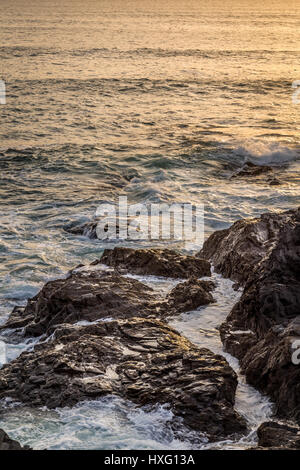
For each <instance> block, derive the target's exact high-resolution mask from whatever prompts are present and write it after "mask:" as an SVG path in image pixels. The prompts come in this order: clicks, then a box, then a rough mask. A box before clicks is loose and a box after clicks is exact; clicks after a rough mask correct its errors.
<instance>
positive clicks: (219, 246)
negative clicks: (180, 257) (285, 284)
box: [198, 210, 297, 285]
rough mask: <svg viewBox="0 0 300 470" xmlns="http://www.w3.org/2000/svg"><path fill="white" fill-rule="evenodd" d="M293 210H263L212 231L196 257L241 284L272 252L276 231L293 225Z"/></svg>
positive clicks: (277, 235) (276, 238) (277, 232)
mask: <svg viewBox="0 0 300 470" xmlns="http://www.w3.org/2000/svg"><path fill="white" fill-rule="evenodd" d="M296 212H297V211H296ZM296 212H295V211H294V210H291V211H287V212H282V213H267V214H262V215H261V217H258V218H255V219H245V220H238V221H237V222H235V223H234V224H233V225H232V226H231V227H230V228H228V229H225V230H218V231H216V232H214V233H213V234H212V235H211V236H210V237H209V238H208V239H207V240H206V241H205V242H204V245H203V248H202V250H201V251H200V252H199V253H198V256H200V257H202V258H205V259H208V260H210V261H211V262H212V263H213V265H214V267H215V270H216V271H217V272H219V273H221V274H222V275H223V276H225V277H229V278H231V279H232V280H234V281H237V282H238V283H239V284H240V285H244V284H245V283H246V281H247V279H248V277H249V275H251V274H252V273H253V269H254V268H256V267H257V265H258V264H259V263H260V262H261V261H262V260H263V259H264V258H265V257H266V256H267V255H268V254H269V253H270V251H272V249H273V248H274V244H276V242H277V240H278V237H279V233H280V232H281V231H282V230H283V229H285V227H287V226H290V227H293V226H294V223H295V213H296Z"/></svg>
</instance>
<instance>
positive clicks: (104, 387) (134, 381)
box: [0, 318, 246, 440]
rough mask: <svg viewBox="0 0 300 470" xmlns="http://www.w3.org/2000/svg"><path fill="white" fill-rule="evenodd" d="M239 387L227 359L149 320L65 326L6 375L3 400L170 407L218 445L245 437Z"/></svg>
mask: <svg viewBox="0 0 300 470" xmlns="http://www.w3.org/2000/svg"><path fill="white" fill-rule="evenodd" d="M236 386H237V377H236V374H235V372H234V371H233V370H232V369H231V367H230V366H229V365H228V363H227V362H226V360H225V359H224V358H223V357H222V356H218V355H216V354H213V353H212V352H210V351H209V350H207V349H199V348H197V347H196V346H194V345H193V344H192V343H190V342H189V341H188V340H187V339H185V338H184V337H182V336H181V335H180V334H179V333H177V332H176V331H175V330H173V329H172V328H170V327H169V326H168V325H167V324H165V323H163V322H160V321H158V320H154V319H144V318H132V319H129V320H115V321H111V322H101V323H98V324H93V325H89V326H78V325H61V326H60V327H58V328H57V329H56V330H55V333H54V337H53V338H52V339H50V340H49V341H47V342H45V343H40V344H38V345H36V346H35V349H34V351H32V352H23V353H22V354H21V355H20V356H19V357H18V358H17V359H15V360H14V361H12V362H11V363H9V364H7V365H5V366H4V367H3V368H2V369H1V370H0V397H1V398H3V397H12V398H14V399H17V400H21V401H22V402H24V403H30V405H31V406H41V405H46V406H47V407H49V408H55V407H58V406H65V405H68V406H72V405H74V404H75V403H77V402H78V401H81V400H84V399H95V398H96V397H101V396H103V395H106V394H113V395H118V396H121V397H124V398H126V399H129V400H131V401H133V402H134V403H137V404H139V405H144V406H150V407H151V406H153V405H155V404H157V403H161V404H169V405H170V407H171V410H172V411H173V413H174V417H175V418H177V419H179V421H182V422H183V424H184V425H186V426H187V427H188V428H190V429H192V430H197V431H200V432H203V433H206V435H207V437H208V438H209V439H211V440H216V439H219V438H222V437H224V436H229V435H232V434H234V433H240V432H243V431H245V428H246V426H245V422H244V420H243V419H242V418H241V417H240V416H239V415H238V414H237V413H236V412H235V410H234V408H233V406H234V399H235V390H236ZM175 421H176V419H175ZM175 421H174V426H176V424H175ZM177 425H178V422H177Z"/></svg>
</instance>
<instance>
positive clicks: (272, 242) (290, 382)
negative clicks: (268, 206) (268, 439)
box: [219, 209, 300, 423]
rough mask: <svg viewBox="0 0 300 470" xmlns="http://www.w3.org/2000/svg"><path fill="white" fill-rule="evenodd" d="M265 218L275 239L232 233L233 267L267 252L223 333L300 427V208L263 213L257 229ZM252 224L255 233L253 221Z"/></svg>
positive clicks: (245, 368)
mask: <svg viewBox="0 0 300 470" xmlns="http://www.w3.org/2000/svg"><path fill="white" fill-rule="evenodd" d="M276 217H277V219H276ZM261 220H262V221H263V223H264V224H266V222H267V223H268V226H269V224H270V220H272V227H274V226H275V227H276V230H273V231H272V237H271V238H270V237H268V238H267V237H266V236H265V237H264V240H265V243H264V244H263V243H262V239H261V240H260V242H259V243H258V244H253V243H252V242H250V243H247V239H245V231H244V229H243V228H242V230H241V231H239V232H238V231H237V229H236V227H234V226H233V227H232V228H233V231H231V229H229V232H231V234H235V237H236V238H235V239H232V241H234V243H232V247H233V246H234V245H235V246H236V247H237V248H236V250H237V252H238V255H236V253H233V251H232V252H229V255H228V257H227V258H226V260H227V262H228V264H230V265H231V266H236V256H242V255H244V258H243V261H244V263H245V262H246V258H247V257H249V258H250V257H251V254H252V252H253V251H254V256H255V259H258V258H259V255H258V254H261V255H263V251H264V248H265V253H264V255H263V256H261V259H260V260H259V259H258V261H257V262H256V264H255V265H253V264H252V268H251V269H252V273H251V274H250V272H248V276H247V282H246V285H245V289H244V292H243V294H242V296H241V298H240V300H239V302H238V303H237V304H236V305H235V306H234V307H233V309H232V311H231V313H230V315H229V316H228V318H227V319H226V321H225V323H224V324H223V325H221V328H220V333H221V338H222V341H223V344H224V346H225V349H226V350H227V351H229V352H230V353H231V354H233V355H235V356H237V357H238V358H239V359H240V364H241V369H242V372H244V373H245V375H246V378H247V380H248V382H249V383H251V384H252V385H254V386H255V387H256V388H258V389H259V390H261V391H263V392H264V393H267V394H268V395H269V396H270V397H271V398H272V399H273V400H274V402H275V404H276V411H277V414H278V415H279V416H281V417H285V418H290V419H294V420H296V421H297V422H298V423H300V366H299V365H297V364H295V363H293V360H292V355H293V344H295V341H299V344H300V209H297V210H293V211H289V212H285V213H283V214H277V215H276V214H271V215H270V216H269V217H268V216H266V215H264V216H263V217H262V219H258V221H257V222H254V225H261V223H262V222H261ZM283 222H284V223H283ZM249 224H250V229H249V230H250V233H252V232H251V227H252V225H253V223H250V222H249ZM235 226H236V224H235ZM240 226H241V225H240ZM265 233H269V232H265ZM228 236H229V235H228ZM243 241H244V242H245V246H244V248H243V250H242V249H241V245H240V243H242V242H243ZM224 243H225V245H226V243H227V241H226V240H225V242H224ZM219 246H222V250H224V246H223V245H221V244H220V245H219ZM246 246H248V250H249V251H248V253H246V250H245V247H246ZM232 249H233V248H232ZM240 253H242V254H241V255H240ZM223 254H224V252H223ZM252 263H253V262H252ZM237 268H238V266H236V271H235V272H238V271H237ZM245 272H246V271H245V269H243V268H242V270H241V271H240V272H238V274H239V279H241V277H240V275H241V274H245Z"/></svg>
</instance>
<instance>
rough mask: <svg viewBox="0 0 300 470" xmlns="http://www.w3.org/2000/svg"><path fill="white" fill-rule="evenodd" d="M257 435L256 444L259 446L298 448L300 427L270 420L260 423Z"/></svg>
mask: <svg viewBox="0 0 300 470" xmlns="http://www.w3.org/2000/svg"><path fill="white" fill-rule="evenodd" d="M257 436H258V446H259V447H261V448H271V449H274V448H276V449H291V450H296V449H300V428H298V427H294V426H290V425H286V424H279V423H276V422H272V421H270V422H266V423H263V424H261V425H260V427H259V428H258V430H257Z"/></svg>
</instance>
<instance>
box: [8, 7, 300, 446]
mask: <svg viewBox="0 0 300 470" xmlns="http://www.w3.org/2000/svg"><path fill="white" fill-rule="evenodd" d="M299 26H300V5H299V2H298V1H292V2H288V4H287V2H284V1H276V2H273V1H271V0H266V1H264V2H261V1H257V0H254V1H251V2H250V1H237V0H236V1H234V0H229V1H225V2H224V1H218V0H213V1H210V2H207V1H204V0H197V1H196V0H190V1H187V2H182V1H179V0H170V1H168V2H161V1H158V0H157V1H144V0H136V1H134V0H131V1H126V0H122V1H121V0H113V1H105V0H98V1H96V0H94V1H93V0H87V1H84V2H83V1H77V0H75V1H71V0H70V1H67V0H63V1H53V0H50V1H47V2H44V1H42V0H30V1H25V0H16V1H15V2H10V1H8V0H2V2H1V18H0V59H1V69H0V70H1V77H0V78H1V79H3V80H5V83H6V93H7V103H6V105H0V114H1V125H0V209H1V217H0V315H1V318H0V321H3V320H4V318H5V316H6V315H7V314H8V313H9V312H10V310H11V309H12V307H13V306H14V305H16V304H24V303H25V302H26V299H28V297H31V296H32V295H34V294H35V293H36V292H37V291H38V290H39V288H40V287H41V285H42V284H43V282H45V281H46V280H49V279H52V278H57V277H59V276H63V275H65V273H66V272H67V270H68V269H69V268H71V267H74V266H76V265H77V264H78V263H86V262H88V261H91V260H93V259H94V258H95V257H99V255H100V254H101V252H102V250H103V243H101V242H99V241H90V240H88V239H87V238H85V237H76V236H72V235H70V234H68V233H67V232H65V230H64V227H65V226H66V224H69V223H74V222H76V221H78V222H83V221H85V220H90V218H91V217H92V216H93V214H94V211H95V209H96V207H97V206H98V204H99V203H100V202H113V201H115V200H116V198H117V197H118V196H119V195H121V194H122V195H127V196H128V198H129V201H130V202H143V203H144V202H147V203H149V202H167V203H172V202H191V203H193V204H197V203H204V204H205V217H206V218H205V230H206V235H208V234H209V233H210V232H212V231H213V230H215V229H219V228H224V227H228V226H229V225H230V223H232V222H233V221H235V220H237V219H238V218H240V217H245V216H256V215H258V214H260V213H262V212H264V211H268V210H284V209H289V208H292V207H296V206H297V205H299V167H300V163H299V140H298V136H299V128H300V119H299V112H300V104H298V105H297V104H293V102H292V95H293V92H294V91H295V90H293V89H292V87H291V85H292V82H293V81H295V80H300V65H299V49H300V48H299ZM247 160H250V161H252V162H255V163H257V164H268V165H272V166H274V168H275V171H276V175H277V177H278V179H279V180H280V182H281V184H280V185H277V186H271V185H270V184H269V183H268V181H267V180H266V179H264V178H260V179H257V180H256V179H248V180H247V179H246V180H245V179H230V177H231V175H232V174H233V173H234V172H235V171H236V170H238V169H239V168H240V167H241V166H242V165H243V163H244V162H245V161H247ZM140 245H144V244H143V243H140ZM224 282H225V281H224ZM230 292H231V291H230ZM220 295H221V294H220ZM232 295H233V296H234V293H232ZM228 302H229V300H228V299H227V300H226V295H225V293H223V294H222V295H221V297H220V301H219V303H218V306H212V307H211V310H209V309H207V310H206V312H207V315H206V313H204V314H201V315H200V314H199V312H198V313H195V315H194V314H191V315H189V316H187V317H183V318H182V319H181V320H180V322H179V323H180V324H179V323H178V322H176V327H177V328H178V329H179V330H180V331H183V332H184V334H186V335H187V336H189V337H191V339H192V340H193V341H195V342H196V343H197V344H206V342H207V341H209V346H210V348H211V349H212V350H216V351H220V350H221V345H220V342H219V337H218V333H217V330H216V327H217V326H218V324H219V323H221V321H222V320H223V319H224V318H225V317H226V315H227V313H228V311H229V310H230V308H231V305H232V304H233V302H234V297H232V298H231V300H230V302H229V303H228ZM178 321H179V320H178ZM195 328H197V332H198V333H197V335H196V336H195V334H196V333H195ZM198 330H199V331H198ZM22 347H23V346H22ZM26 347H30V345H26ZM19 352H20V348H19V349H18V347H17V346H14V347H13V346H12V347H11V348H10V357H9V358H10V359H12V358H13V357H15V356H16V355H17V354H18V353H19ZM229 360H230V362H231V364H232V365H233V366H234V367H235V368H236V369H237V367H238V366H237V364H235V363H234V360H233V359H232V358H229ZM243 387H244V384H243V379H242V378H241V379H240V385H239V391H238V396H237V407H239V410H240V411H241V412H243V410H244V404H243V403H245V402H243V400H244V398H243V395H244V397H245V396H246V397H247V400H248V401H249V403H254V405H253V407H252V405H251V407H250V408H251V410H252V411H251V413H252V414H251V413H250V414H251V416H252V418H251V416H248V419H249V420H250V421H251V419H253V420H254V421H253V422H255V423H256V424H257V423H258V422H259V419H260V418H257V417H255V413H257V411H258V413H259V414H260V417H262V416H266V414H265V413H267V411H266V409H268V406H269V405H268V404H265V402H264V401H263V399H262V398H261V397H257V396H256V392H255V391H253V394H252V395H251V393H252V392H251V390H250V389H249V387H248V388H247V387H246V386H245V387H246V388H245V387H244V388H243ZM245 394H246V395H245ZM250 395H251V396H250ZM110 400H112V401H110ZM114 400H116V399H115V398H112V399H107V400H106V401H105V405H104V404H101V403H100V405H99V403H95V404H94V405H87V404H83V405H82V407H80V406H79V405H78V406H79V407H78V409H77V408H76V410H77V411H78V410H79V411H78V413H77V411H76V410H75V411H72V410H64V411H59V413H60V417H61V418H60V420H57V415H56V414H55V413H54V414H53V413H52V412H51V413H48V412H45V413H46V415H47V416H46V415H45V414H43V418H40V415H39V413H40V411H37V412H36V413H35V414H32V411H30V410H28V409H23V410H22V411H21V410H20V408H13V409H12V410H11V411H10V418H9V421H7V423H6V425H7V429H10V430H12V432H13V433H16V435H17V436H18V437H19V438H20V439H21V440H23V442H25V441H26V442H27V441H28V442H29V441H30V442H31V443H32V445H34V446H35V447H36V448H43V446H46V445H47V446H48V443H50V444H49V445H50V447H51V446H52V447H53V448H56V447H57V446H60V448H69V447H73V448H74V447H75V448H76V447H82V446H83V447H84V446H85V445H86V444H84V442H91V447H93V448H95V446H96V447H99V445H100V447H101V446H103V447H105V448H107V446H111V447H110V448H114V446H115V448H117V447H118V448H123V447H125V448H140V447H141V446H146V447H147V446H148V447H149V448H151V447H152V448H153V446H155V445H157V446H158V448H159V446H160V445H162V444H161V442H163V443H164V445H165V446H167V445H169V446H170V447H172V446H173V448H176V446H178V448H179V447H180V446H181V444H180V443H179V441H178V442H177V441H174V442H173V440H172V439H173V438H172V437H170V435H169V434H168V433H169V431H168V429H167V428H164V429H165V431H161V427H160V426H159V425H158V424H157V423H160V422H161V421H160V420H161V419H162V420H163V421H164V422H167V421H168V419H169V418H168V416H169V415H168V412H167V411H166V410H160V409H157V410H156V411H154V412H153V413H154V414H152V415H151V414H150V415H149V414H147V413H144V412H143V411H139V410H135V411H134V410H133V408H132V405H130V404H128V403H125V402H122V403H121V402H120V401H118V400H117V401H114ZM251 400H253V402H252V401H251ZM261 400H262V401H261ZM92 406H95V408H91V407H92ZM265 406H266V407H265ZM128 407H129V409H130V411H129V412H128ZM91 409H94V410H97V411H96V414H95V413H91ZM114 410H118V412H115V411H114ZM259 410H260V411H259ZM76 413H77V414H76ZM128 413H129V415H128ZM131 413H133V415H132V416H134V418H133V417H132V416H131ZM143 413H144V414H143ZM158 414H159V416H160V418H159V419H158ZM78 415H79V416H80V418H78ZM91 415H92V416H91ZM76 416H77V417H76ZM128 416H130V417H128ZM40 419H41V421H40ZM136 419H137V421H135V420H136ZM74 420H75V421H76V423H77V424H78V423H79V424H78V428H77V427H76V426H77V424H76V426H75V428H74V427H72V426H73V425H74V422H75V421H74ZM136 422H138V423H139V424H138V427H137V425H136ZM14 423H15V424H14ZM37 423H40V424H38V425H37ZM132 423H134V424H132ZM151 423H152V424H151ZM1 424H2V422H1ZM3 426H4V425H3ZM101 426H102V427H101ZM139 426H142V428H140V427H139ZM17 429H19V430H20V433H21V434H22V433H23V435H19V434H18V432H19V431H17ZM62 429H65V430H68V432H67V433H65V434H64V433H63V431H62ZM95 429H97V432H96V433H95V436H96V437H95V440H94V439H91V435H90V434H89V433H91V432H94V431H91V430H95ZM137 429H143V431H142V432H141V434H140V436H142V438H141V439H140V440H139V438H138V437H137V436H138V435H139V433H138V432H136V430H137ZM149 429H150V430H151V431H149ZM49 430H50V431H49ZM152 430H153V432H152ZM144 432H145V433H146V434H143V433H144ZM160 432H165V433H166V434H165V437H164V438H162V437H161V435H160ZM35 433H36V434H35ZM78 433H79V434H78ZM157 433H158V434H157ZM28 434H30V435H31V438H30V439H31V440H30V439H29V438H28ZM78 435H79V437H78ZM22 436H23V437H22ZM51 436H52V437H51ZM55 436H62V437H61V439H60V438H57V437H55ZM67 436H69V437H67ZM155 436H156V437H155ZM126 439H127V440H126ZM164 439H165V440H164ZM124 440H125V441H126V442H125V441H124ZM99 442H100V444H99ZM154 442H156V444H155V443H154ZM143 443H144V444H143ZM186 445H188V444H186ZM222 445H223V446H224V445H225V444H222ZM228 445H229V444H228ZM245 445H246V444H245Z"/></svg>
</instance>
